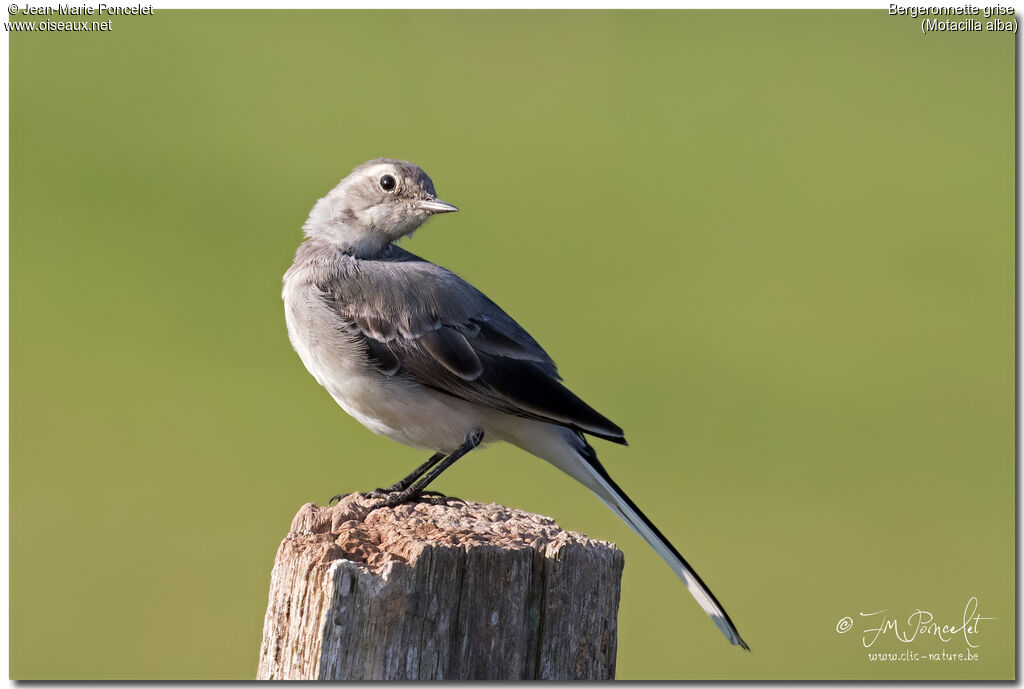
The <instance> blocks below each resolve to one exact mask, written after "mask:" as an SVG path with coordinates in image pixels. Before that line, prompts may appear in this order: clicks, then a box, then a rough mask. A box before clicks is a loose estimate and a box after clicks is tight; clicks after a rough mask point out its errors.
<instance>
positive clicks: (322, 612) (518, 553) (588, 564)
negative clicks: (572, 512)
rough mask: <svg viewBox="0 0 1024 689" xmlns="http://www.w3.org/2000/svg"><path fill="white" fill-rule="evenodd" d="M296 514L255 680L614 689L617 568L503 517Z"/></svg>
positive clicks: (500, 512)
mask: <svg viewBox="0 0 1024 689" xmlns="http://www.w3.org/2000/svg"><path fill="white" fill-rule="evenodd" d="M373 502H374V501H373V500H369V499H366V498H363V497H362V496H360V495H359V494H358V493H353V494H351V495H349V496H347V497H346V498H345V499H344V500H342V501H341V503H339V504H337V505H335V506H333V507H317V506H316V505H313V504H307V505H303V507H302V509H300V510H299V513H298V514H297V515H295V519H294V520H293V521H292V526H291V531H289V533H288V535H287V536H286V537H285V539H284V541H282V542H281V546H280V548H278V551H277V557H276V559H275V561H274V569H273V573H272V574H271V582H270V599H269V602H268V605H267V615H266V619H265V620H264V623H263V643H262V645H261V648H260V662H259V670H258V672H257V678H258V679H356V680H362V679H448V680H455V679H612V678H614V676H615V651H616V616H617V614H618V607H619V584H620V579H621V575H622V566H623V557H622V552H621V551H619V550H618V549H617V548H616V547H615V546H614V545H613V544H610V543H605V542H602V541H595V540H591V539H589V538H587V537H586V536H584V535H582V534H578V533H573V532H567V531H562V530H561V529H560V528H558V525H557V524H555V522H554V521H553V520H552V519H550V518H548V517H541V516H537V515H535V514H530V513H528V512H522V511H519V510H513V509H509V508H507V507H502V506H500V505H494V504H490V505H483V504H480V503H474V502H470V503H461V502H457V501H449V503H448V504H447V505H428V504H406V505H400V506H398V507H396V508H385V509H379V510H375V511H373V512H370V511H369V507H370V505H372V504H373Z"/></svg>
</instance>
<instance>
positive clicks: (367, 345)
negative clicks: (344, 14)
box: [282, 158, 749, 650]
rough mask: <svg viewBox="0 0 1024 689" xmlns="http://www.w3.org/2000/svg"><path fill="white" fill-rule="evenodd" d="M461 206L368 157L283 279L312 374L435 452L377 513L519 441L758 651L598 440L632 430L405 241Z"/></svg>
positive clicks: (309, 225) (299, 348)
mask: <svg viewBox="0 0 1024 689" xmlns="http://www.w3.org/2000/svg"><path fill="white" fill-rule="evenodd" d="M457 210H459V209H458V207H456V206H454V205H452V204H450V203H447V202H445V201H441V200H440V199H438V198H437V194H436V192H435V188H434V183H433V181H432V180H431V179H430V177H428V176H427V174H426V173H425V172H424V171H423V170H422V169H421V168H420V167H418V166H417V165H414V164H413V163H410V162H407V161H404V160H398V159H393V158H377V159H374V160H370V161H367V162H365V163H363V164H362V165H359V166H357V167H356V168H355V169H353V170H352V172H351V173H350V174H349V175H348V176H346V177H345V178H344V179H343V180H341V182H340V183H338V185H337V186H335V187H334V188H333V189H331V190H330V191H329V192H328V193H327V194H326V195H325V196H324V197H323V198H321V199H320V200H318V201H317V202H316V204H315V205H314V206H313V208H312V210H311V211H310V213H309V216H308V218H307V220H306V222H305V223H304V224H303V226H302V229H303V232H304V236H305V239H304V241H303V242H302V243H301V244H300V245H299V248H298V250H297V251H296V254H295V260H294V262H293V264H292V265H291V267H290V268H288V270H287V272H286V273H285V275H284V287H283V290H282V297H283V300H284V310H285V320H286V323H287V328H288V337H289V339H290V341H291V344H292V346H293V347H294V349H295V351H296V352H297V353H298V355H299V358H300V359H301V360H302V363H303V364H304V365H305V367H306V369H307V370H308V371H309V373H310V374H312V376H313V377H314V378H315V379H316V381H317V382H318V383H319V384H320V385H321V386H323V387H324V388H325V389H326V390H327V392H328V393H330V395H331V397H333V398H334V400H335V401H336V402H337V403H338V405H340V406H341V408H342V409H344V410H345V411H346V412H347V413H348V414H350V415H351V416H352V417H354V418H355V419H356V420H357V421H359V422H360V423H361V424H362V425H363V426H365V427H367V428H368V429H369V430H371V431H373V432H374V433H377V434H379V435H383V436H386V437H388V438H391V439H393V440H396V441H398V442H399V443H402V444H405V445H408V446H411V447H414V448H417V449H420V450H424V451H430V452H432V453H433V454H432V455H431V456H430V457H429V459H427V460H426V461H425V462H424V463H423V464H422V465H421V466H419V467H418V468H417V469H416V470H415V471H413V472H412V473H411V474H409V475H408V476H406V477H405V478H403V479H401V480H400V481H398V482H396V483H395V484H393V485H392V486H391V487H390V488H388V489H378V490H377V491H375V492H374V493H373V494H374V495H377V496H378V497H382V498H383V499H382V500H380V502H379V503H377V504H376V505H375V506H374V509H377V508H382V507H388V506H394V505H398V504H401V503H403V502H406V501H410V500H414V499H417V498H420V499H431V497H433V499H439V498H437V495H438V494H433V495H431V494H428V493H427V492H426V488H427V486H428V485H429V484H430V483H431V482H432V481H433V480H434V479H436V478H437V477H438V475H440V473H441V472H443V471H444V470H445V469H447V468H448V467H450V466H451V465H452V464H453V463H454V462H455V461H456V460H458V459H459V458H460V457H463V456H464V455H466V454H467V453H469V452H471V451H472V450H474V449H476V448H478V447H480V446H481V445H483V444H486V443H490V442H497V441H504V442H507V443H511V444H512V445H514V446H516V447H519V448H520V449H522V450H525V451H526V452H528V453H530V454H533V455H536V456H538V457H540V458H542V459H544V460H547V461H548V462H550V463H551V464H553V465H554V466H555V467H557V468H558V469H560V470H561V471H563V472H565V473H566V474H568V475H569V476H571V477H572V478H574V479H576V480H577V481H579V482H580V483H582V484H583V485H584V486H585V487H587V488H588V489H590V490H591V491H592V492H593V493H594V494H595V495H596V496H597V497H598V498H599V499H600V500H601V501H602V502H604V503H605V505H607V506H608V507H609V508H611V510H612V512H614V513H615V514H616V515H617V516H618V517H620V518H621V519H622V520H623V521H625V523H626V524H627V525H628V526H629V527H630V528H631V529H632V530H633V531H635V532H636V533H637V534H638V535H639V536H640V537H641V538H643V539H644V540H645V541H646V542H647V543H648V544H649V545H650V546H651V547H652V548H653V549H654V550H655V551H656V552H657V554H658V555H660V556H661V557H662V558H663V559H664V560H665V561H666V562H667V563H668V564H669V566H670V567H671V568H672V569H673V571H675V573H676V574H677V575H678V576H679V578H680V579H682V581H683V583H684V584H685V585H686V587H687V589H688V590H689V592H690V593H691V594H692V595H693V597H694V598H695V599H696V601H697V603H698V604H699V605H700V607H701V608H703V610H704V612H705V613H707V615H708V616H709V617H710V618H711V619H712V620H713V621H714V623H715V624H716V625H717V626H718V629H719V630H721V632H722V633H723V634H724V635H725V637H726V638H727V639H728V640H729V641H730V642H731V643H732V644H734V645H737V646H740V647H742V648H744V649H746V650H749V646H747V644H746V643H745V642H744V641H743V639H742V638H741V637H740V634H739V632H738V631H737V629H736V625H735V624H733V622H732V620H731V619H730V618H729V615H728V614H727V613H726V612H725V609H724V608H723V607H722V605H721V603H719V602H718V599H717V598H715V596H714V594H713V593H712V592H711V589H709V588H708V586H707V585H706V584H705V583H704V581H703V580H702V579H701V578H700V576H698V574H697V572H696V571H694V569H693V568H692V567H691V566H690V565H689V563H688V562H687V561H686V560H685V559H684V558H683V556H682V555H680V554H679V551H678V550H676V548H675V546H673V545H672V543H671V542H670V541H669V540H668V539H667V538H666V537H665V536H664V535H663V534H662V533H661V531H659V530H658V528H657V527H656V526H655V525H654V524H653V523H652V522H651V520H650V519H648V518H647V517H646V516H645V515H644V513H643V512H641V511H640V509H639V508H638V507H637V506H636V504H635V503H634V502H633V501H632V500H631V499H630V498H629V496H627V495H626V493H625V491H623V490H622V489H621V488H620V487H619V486H618V485H617V484H616V483H615V482H614V481H613V480H612V478H611V476H609V474H608V472H607V471H606V470H605V468H604V466H602V464H601V463H600V462H599V461H598V458H597V453H596V451H595V450H594V448H593V447H592V446H591V445H590V443H589V442H588V440H587V436H593V437H595V438H600V439H603V440H607V441H611V442H613V443H619V444H621V445H626V438H625V434H624V433H623V430H622V429H621V428H620V427H619V426H617V425H615V424H614V423H613V422H612V421H610V420H609V419H608V418H607V417H605V416H604V415H602V414H601V413H599V412H598V411H596V410H595V409H594V408H593V407H591V406H590V405H588V404H587V403H586V402H584V401H583V400H582V399H580V398H579V397H578V396H576V395H575V394H574V393H573V392H571V391H570V390H569V389H568V388H567V387H566V386H565V385H564V384H563V383H562V379H561V377H560V375H559V373H558V369H557V368H556V366H555V363H554V361H553V360H552V358H551V357H550V356H549V355H548V354H547V352H545V351H544V349H543V348H542V347H541V346H540V345H539V344H538V343H537V341H536V340H535V339H534V338H533V337H532V336H531V335H530V334H529V333H528V332H527V331H526V330H525V329H523V327H522V326H520V325H519V324H518V323H517V322H516V321H515V320H514V319H513V318H512V317H511V316H509V315H508V314H507V313H505V311H503V310H502V309H501V308H500V307H499V306H498V305H497V304H495V303H494V302H493V301H491V300H490V299H489V298H487V297H486V296H485V295H484V294H483V293H482V292H481V291H480V290H478V289H477V288H475V287H473V286H472V285H470V284H469V283H468V282H466V281H465V280H463V279H462V278H460V277H459V276H457V275H456V274H455V273H454V272H452V271H450V270H448V269H446V268H443V267H441V266H439V265H436V264H434V263H431V262H430V261H427V260H425V259H423V258H420V257H419V256H416V255H415V254H413V253H411V252H409V251H406V250H405V249H404V248H401V247H399V246H398V245H397V244H396V242H398V241H399V240H401V239H403V238H405V237H409V236H411V235H412V234H413V233H414V232H415V231H416V230H417V229H418V228H419V227H420V226H421V225H423V223H424V222H426V221H427V220H428V219H429V218H431V217H433V216H434V215H439V214H444V213H454V212H456V211H457ZM423 496H426V498H424V497H423ZM338 497H339V496H335V498H338Z"/></svg>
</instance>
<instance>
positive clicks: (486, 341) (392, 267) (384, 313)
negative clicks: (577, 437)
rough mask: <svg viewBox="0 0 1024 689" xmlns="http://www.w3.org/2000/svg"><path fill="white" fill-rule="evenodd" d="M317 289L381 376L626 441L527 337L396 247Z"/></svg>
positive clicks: (455, 281) (468, 290) (491, 307)
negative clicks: (563, 381)
mask: <svg viewBox="0 0 1024 689" xmlns="http://www.w3.org/2000/svg"><path fill="white" fill-rule="evenodd" d="M317 287H318V288H319V289H320V291H321V293H322V294H323V298H324V300H325V301H326V302H327V303H328V304H329V305H330V306H331V308H333V309H334V310H335V311H336V312H337V314H338V315H339V316H341V318H342V319H343V322H344V323H345V324H346V325H347V326H348V328H349V330H350V332H351V333H352V334H353V335H355V336H356V337H357V338H359V339H361V340H362V341H363V342H364V344H365V346H366V350H367V354H368V357H369V360H370V361H371V362H372V363H373V364H374V365H375V366H376V367H377V368H378V369H379V370H380V371H381V372H382V373H385V374H387V375H401V376H405V377H408V378H410V379H412V380H415V381H416V382H418V383H420V384H422V385H425V386H427V387H430V388H433V389H435V390H439V391H441V392H444V393H447V394H449V395H453V396H455V397H459V398H461V399H464V400H467V401H469V402H473V403H475V404H479V405H482V406H485V407H488V408H491V409H496V410H498V411H502V412H505V413H508V414H515V415H517V416H523V417H527V418H532V419H537V420H541V421H546V422H549V423H554V424H559V425H561V426H566V427H568V428H572V429H574V430H577V431H581V432H584V433H589V434H591V435H594V436H597V437H600V438H605V439H607V440H611V441H613V442H619V443H625V439H624V437H623V433H622V429H621V428H619V427H618V426H616V425H615V424H614V423H612V422H611V421H609V420H608V419H607V418H605V417H604V416H602V415H601V414H600V413H598V412H597V411H595V410H594V409H593V408H591V407H590V406H589V405H588V404H586V403H585V402H584V401H583V400H581V399H580V398H579V397H577V396H576V395H574V394H573V393H572V392H571V391H570V390H569V389H568V388H566V387H565V386H564V385H562V384H561V383H560V382H559V381H560V378H559V375H558V371H557V369H556V367H555V363H554V362H553V361H552V360H551V357H549V356H548V354H547V353H546V352H545V351H544V350H543V349H542V348H541V346H540V345H539V344H537V342H536V340H534V339H533V338H532V337H530V335H529V333H527V332H526V331H525V330H524V329H523V328H522V327H521V326H520V325H519V324H518V323H516V322H515V321H514V320H513V319H512V318H511V317H510V316H509V315H508V314H506V313H505V312H504V311H502V310H501V308H500V307H498V306H497V305H496V304H495V303H494V302H492V301H491V300H490V299H488V298H487V297H486V296H484V295H483V294H482V293H481V292H480V291H479V290H477V289H476V288H474V287H473V286H472V285H470V284H469V283H467V282H465V281H464V280H462V279H461V278H459V277H458V276H457V275H455V274H454V273H452V272H450V271H448V270H445V269H444V268H441V267H440V266H437V265H435V264H433V263H430V262H429V261H424V260H423V259H420V258H418V257H416V256H414V255H413V254H410V253H408V252H406V251H403V250H401V249H398V248H397V247H393V248H392V250H391V252H390V253H389V254H388V255H387V256H386V258H385V260H356V259H349V260H346V261H343V262H342V268H341V269H340V271H339V272H338V273H337V274H335V275H332V276H331V277H330V278H328V279H323V280H321V282H320V283H319V284H318V285H317Z"/></svg>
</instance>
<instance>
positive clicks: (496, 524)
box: [285, 493, 621, 571]
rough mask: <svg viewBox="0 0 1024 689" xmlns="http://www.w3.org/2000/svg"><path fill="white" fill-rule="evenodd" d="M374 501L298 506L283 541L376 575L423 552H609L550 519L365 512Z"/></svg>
mask: <svg viewBox="0 0 1024 689" xmlns="http://www.w3.org/2000/svg"><path fill="white" fill-rule="evenodd" d="M378 501H379V499H377V498H365V497H363V496H362V495H361V494H359V493H351V494H350V495H347V496H345V497H344V498H343V499H342V500H341V502H339V503H338V504H336V505H334V506H331V507H320V506H318V505H314V504H313V503H307V504H305V505H303V506H302V507H301V508H300V509H299V512H298V514H296V515H295V518H294V519H293V520H292V526H291V530H290V531H289V533H288V536H287V537H286V538H285V540H286V541H291V542H292V545H293V546H299V545H300V543H301V544H302V545H303V546H306V547H312V548H317V549H320V550H322V554H321V556H320V558H319V559H320V562H322V563H324V564H328V563H331V562H334V561H335V560H351V561H354V562H359V563H362V564H364V565H366V566H367V567H369V568H370V569H371V570H374V571H378V570H380V569H381V568H383V567H384V566H385V565H387V564H388V563H395V562H405V563H409V564H412V563H413V562H414V561H415V560H416V558H417V557H418V556H419V554H420V553H421V552H423V550H424V549H425V548H431V547H452V548H458V547H475V546H493V547H498V548H502V549H506V550H516V549H520V548H530V549H533V550H535V551H537V552H539V553H541V554H543V555H549V554H552V553H554V552H555V551H557V550H558V549H560V548H562V547H563V546H565V545H567V544H570V543H572V544H578V545H581V546H584V547H587V548H600V549H607V550H611V551H614V552H615V553H616V554H617V555H619V556H620V557H621V554H619V553H618V552H617V551H618V549H617V548H616V547H615V545H614V544H613V543H608V542H605V541H597V540H594V539H591V538H588V537H587V536H584V535H583V534H581V533H577V532H574V531H563V530H562V529H561V528H559V526H558V524H556V523H555V521H554V520H553V519H551V518H550V517H542V516H540V515H537V514H531V513H530V512H524V511H522V510H516V509H511V508H508V507H503V506H501V505H497V504H494V503H490V504H483V503H479V502H461V501H458V500H455V499H450V500H449V501H448V502H447V504H445V505H431V504H427V503H407V504H404V505H399V506H397V507H384V508H381V509H377V510H373V511H372V512H371V511H370V507H371V506H372V505H373V504H375V503H376V502H378Z"/></svg>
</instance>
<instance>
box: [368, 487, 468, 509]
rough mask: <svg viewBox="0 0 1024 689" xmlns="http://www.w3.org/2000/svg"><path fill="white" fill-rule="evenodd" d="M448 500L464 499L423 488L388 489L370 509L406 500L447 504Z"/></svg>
mask: <svg viewBox="0 0 1024 689" xmlns="http://www.w3.org/2000/svg"><path fill="white" fill-rule="evenodd" d="M378 490H379V489H378ZM382 497H383V496H382ZM449 500H455V501H457V502H461V503H462V504H465V501H464V500H462V499H460V498H450V497H448V496H447V495H445V494H444V493H439V492H438V491H436V490H424V491H420V492H413V491H410V490H403V491H389V492H388V493H387V494H386V497H384V499H383V500H380V501H379V502H376V503H374V504H373V505H372V506H371V507H370V511H371V512H372V511H374V510H379V509H380V508H382V507H397V506H398V505H401V504H403V503H406V502H420V503H424V504H427V505H447V504H448V501H449Z"/></svg>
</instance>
